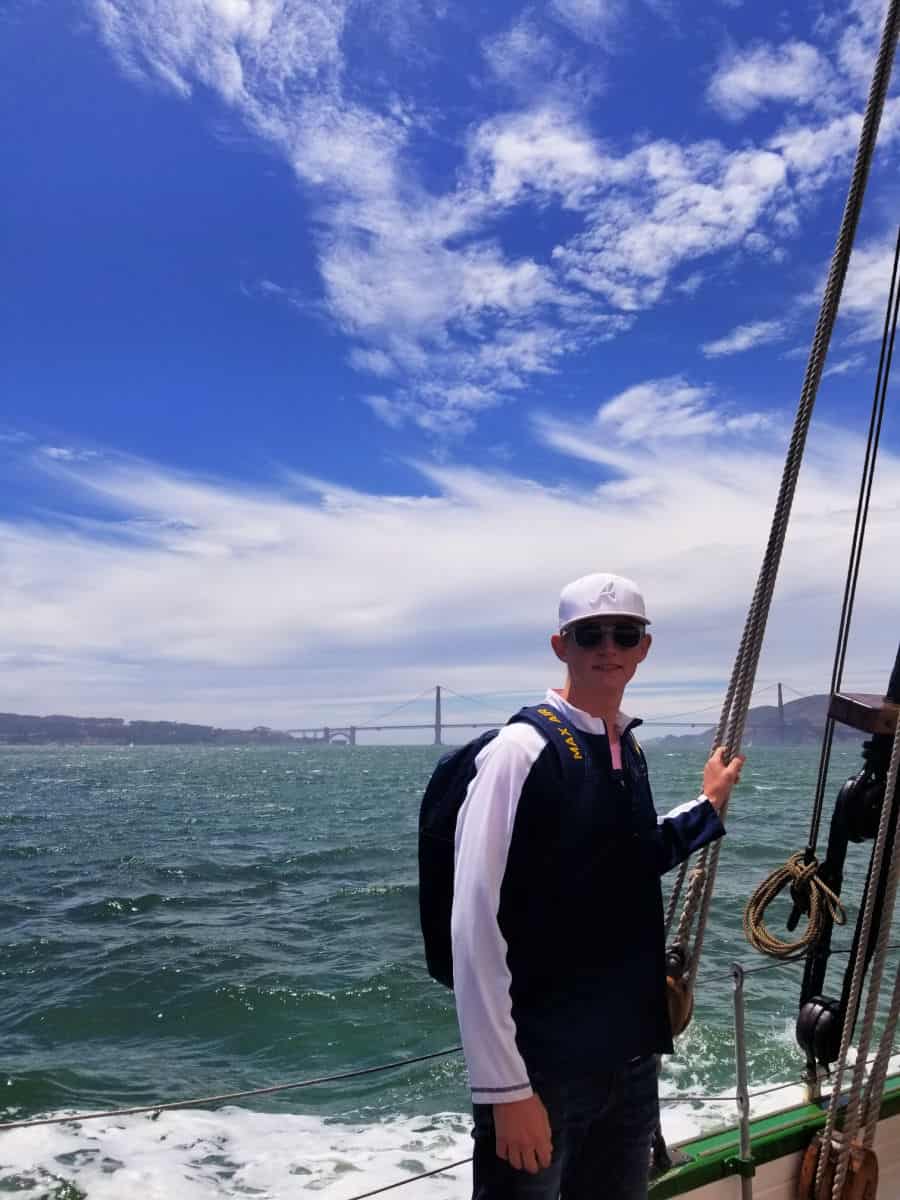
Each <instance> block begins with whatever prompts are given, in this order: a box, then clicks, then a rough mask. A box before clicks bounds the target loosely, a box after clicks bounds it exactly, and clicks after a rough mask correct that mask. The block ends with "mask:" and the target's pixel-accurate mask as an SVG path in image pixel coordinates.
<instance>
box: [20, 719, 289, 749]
mask: <svg viewBox="0 0 900 1200" xmlns="http://www.w3.org/2000/svg"><path fill="white" fill-rule="evenodd" d="M51 743H65V744H67V745H73V744H74V745H113V746H131V745H134V746H181V745H190V746H193V745H200V746H273V745H287V744H288V743H290V744H295V742H294V738H292V737H291V735H290V734H288V733H279V732H278V731H277V730H274V729H269V728H267V726H265V725H259V726H257V727H256V728H255V729H217V728H215V727H214V726H212V725H189V724H184V723H182V722H181V721H123V720H122V718H121V717H64V716H52V717H29V716H22V715H20V714H19V713H0V746H4V745H5V746H42V745H48V744H51Z"/></svg>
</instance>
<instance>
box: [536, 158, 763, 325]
mask: <svg viewBox="0 0 900 1200" xmlns="http://www.w3.org/2000/svg"><path fill="white" fill-rule="evenodd" d="M614 167H615V171H616V173H617V174H618V176H619V177H620V178H622V179H623V180H627V183H628V187H627V188H622V189H620V190H610V191H608V192H607V193H606V194H605V195H603V196H600V197H598V199H597V201H596V203H595V205H594V206H593V207H592V209H591V211H590V213H589V215H588V219H587V222H586V224H587V228H586V231H585V232H584V233H582V234H579V235H577V236H576V237H575V238H573V239H572V240H571V241H570V242H569V243H568V244H567V245H566V246H560V247H558V248H557V250H556V252H555V259H556V262H557V264H558V265H559V267H560V268H561V269H562V271H563V273H564V275H565V277H566V278H567V279H569V280H570V281H571V282H573V283H577V284H579V285H581V286H582V287H585V288H587V289H588V290H589V291H591V292H594V293H596V294H597V295H599V296H602V297H604V298H605V299H606V300H608V301H609V303H611V304H612V305H613V306H615V307H616V308H620V309H623V310H625V311H634V310H637V309H641V308H646V307H648V306H650V305H652V304H654V303H655V302H656V301H658V300H659V299H660V297H661V296H662V294H663V292H664V291H665V289H666V286H667V284H668V281H669V277H670V275H671V274H672V272H673V271H674V270H675V269H676V268H677V267H678V266H680V265H681V264H683V263H689V262H692V261H696V260H697V259H699V258H703V257H707V256H709V255H711V254H713V253H715V252H716V251H720V250H723V249H727V248H731V247H735V246H739V245H740V243H741V241H742V239H743V238H744V237H746V236H747V235H748V234H749V233H750V232H751V231H753V230H754V228H755V227H756V225H757V224H758V223H759V222H760V221H761V220H763V219H764V218H765V217H766V216H767V215H769V214H770V213H771V212H772V210H773V206H774V205H775V203H776V201H777V200H778V199H779V197H781V196H782V194H783V193H784V191H785V189H786V185H787V180H786V171H785V164H784V162H783V160H782V159H781V157H780V156H779V155H777V154H774V153H772V152H770V151H768V150H739V151H735V152H729V151H727V150H725V149H724V148H723V147H722V146H720V145H719V144H717V143H715V142H709V143H698V144H695V145H692V146H688V147H682V146H678V145H676V144H674V143H671V142H659V141H657V142H651V143H650V144H648V145H646V146H642V147H640V148H639V149H637V150H634V151H632V152H631V153H630V154H629V155H627V156H626V157H625V158H624V159H621V160H619V161H618V162H617V163H615V164H614ZM614 177H615V175H614Z"/></svg>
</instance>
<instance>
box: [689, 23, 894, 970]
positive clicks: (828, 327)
mask: <svg viewBox="0 0 900 1200" xmlns="http://www.w3.org/2000/svg"><path fill="white" fill-rule="evenodd" d="M898 28H900V0H890V4H889V6H888V11H887V15H886V17H885V23H884V29H883V32H882V37H881V45H880V47H879V52H878V58H877V60H876V64H875V70H874V73H873V77H872V84H871V88H870V91H869V98H868V102H867V105H866V111H865V116H864V118H863V123H862V129H861V131H860V137H859V144H858V147H857V152H856V159H855V162H854V167H853V174H852V177H851V181H850V187H849V190H848V193H847V200H846V203H845V206H844V212H843V216H842V218H841V224H840V229H839V232H838V237H837V242H836V245H835V249H834V254H833V256H832V260H831V266H830V268H829V272H828V280H827V283H826V285H825V292H824V295H823V297H822V305H821V308H820V311H819V318H818V321H817V323H816V329H815V334H814V336H813V341H812V346H811V348H810V353H809V359H808V362H807V366H806V373H805V376H804V380H803V387H802V389H801V393H800V400H799V403H798V407H797V415H796V419H795V422H794V429H793V433H792V436H791V441H790V445H789V447H788V452H787V456H786V460H785V467H784V473H783V475H782V480H781V487H780V489H779V494H778V499H777V502H776V505H775V512H774V515H773V519H772V528H771V532H770V534H769V541H768V544H767V546H766V551H765V555H764V557H763V564H762V567H761V569H760V574H759V578H758V580H757V584H756V588H755V590H754V593H753V599H752V601H751V604H750V609H749V612H748V614H747V621H746V624H745V627H744V632H743V634H742V637H741V642H740V646H739V648H738V653H737V656H736V658H735V663H734V669H733V671H732V675H731V679H730V681H729V685H728V693H727V695H726V699H725V704H724V705H723V708H722V715H721V717H720V720H719V726H718V729H717V731H716V744H717V745H720V746H724V748H725V750H726V754H727V755H728V756H729V757H730V756H731V755H733V754H735V753H737V751H738V750H739V748H740V745H741V740H742V737H743V733H744V726H745V724H746V719H747V711H748V709H749V703H750V694H751V692H752V690H753V680H754V679H755V677H756V668H757V665H758V662H759V656H760V652H761V650H762V642H763V636H764V634H765V627H766V620H767V617H768V612H769V607H770V605H771V601H772V594H773V591H774V588H775V579H776V576H777V573H778V566H779V563H780V561H781V553H782V550H783V547H784V541H785V537H786V534H787V525H788V520H789V517H790V512H791V507H792V504H793V498H794V493H795V491H796V486H797V478H798V476H799V472H800V463H801V460H802V457H803V449H804V446H805V443H806V436H807V432H808V429H809V425H810V421H811V419H812V411H813V406H814V404H815V400H816V395H817V392H818V388H819V383H820V381H821V377H822V371H823V369H824V366H825V360H826V357H827V355H828V347H829V343H830V341H831V335H832V332H833V330H834V325H835V321H836V319H837V312H838V306H839V304H840V298H841V293H842V291H843V286H844V279H845V277H846V274H847V267H848V265H849V262H850V255H851V252H852V249H853V241H854V237H855V234H856V227H857V225H858V223H859V214H860V211H861V209H862V201H863V196H864V194H865V188H866V181H867V179H868V175H869V169H870V167H871V163H872V157H873V154H874V151H875V142H876V139H877V135H878V126H879V124H880V122H881V114H882V110H883V108H884V101H885V96H886V95H887V90H888V85H889V83H890V77H891V67H892V64H893V58H894V52H895V48H896V44H897V34H898ZM720 848H721V842H716V843H715V844H714V845H713V846H712V847H706V848H705V849H704V850H703V851H701V853H700V855H699V857H698V862H697V867H696V870H697V871H698V872H699V873H700V875H701V876H702V897H701V899H700V901H699V904H698V905H697V906H696V907H698V908H699V913H698V914H697V929H696V933H695V936H694V945H693V947H692V948H691V949H690V950H689V951H688V950H687V937H688V931H689V929H690V927H691V925H692V924H693V915H694V914H693V912H692V913H691V915H690V918H689V919H688V918H686V919H685V920H684V921H683V922H682V924H681V926H680V927H679V939H678V941H679V944H680V945H681V946H682V947H683V948H684V949H685V950H686V951H687V958H688V964H689V965H688V983H689V986H690V987H693V984H694V981H695V979H696V974H697V969H698V967H699V963H700V955H701V952H702V948H703V938H704V934H705V930H706V924H707V921H708V918H709V909H710V904H711V902H712V893H713V888H714V886H715V878H716V870H717V867H718V861H719V853H720ZM689 899H690V896H689ZM682 927H683V929H684V932H682Z"/></svg>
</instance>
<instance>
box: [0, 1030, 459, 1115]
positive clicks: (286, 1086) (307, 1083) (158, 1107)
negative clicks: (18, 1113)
mask: <svg viewBox="0 0 900 1200" xmlns="http://www.w3.org/2000/svg"><path fill="white" fill-rule="evenodd" d="M460 1050H462V1046H451V1047H450V1048H449V1049H448V1050H435V1051H434V1052H433V1053H431V1054H420V1055H419V1056H418V1057H417V1058H401V1059H398V1060H397V1061H396V1062H389V1063H382V1064H381V1065H380V1066H377V1067H361V1068H359V1069H358V1070H355V1071H342V1072H341V1073H340V1074H339V1075H320V1076H319V1077H318V1078H317V1079H302V1080H301V1081H300V1082H299V1083H275V1084H273V1085H272V1086H271V1087H264V1088H253V1089H252V1091H247V1092H227V1093H226V1094H224V1095H222V1096H202V1097H199V1098H198V1099H196V1100H173V1101H171V1102H170V1103H168V1104H145V1105H141V1106H139V1107H136V1108H110V1109H107V1110H106V1111H105V1112H89V1113H81V1114H80V1115H79V1116H77V1117H72V1116H69V1117H36V1118H35V1119H34V1120H31V1121H5V1122H4V1123H3V1124H0V1132H2V1131H3V1130H6V1129H31V1128H33V1127H34V1126H36V1125H63V1124H65V1123H66V1122H69V1121H98V1120H99V1119H100V1118H101V1117H131V1116H136V1115H137V1114H139V1113H161V1112H169V1111H171V1110H173V1109H176V1108H196V1107H197V1106H198V1105H200V1104H224V1103H225V1101H227V1100H244V1099H246V1098H247V1097H248V1096H272V1095H274V1094H275V1093H276V1092H292V1091H297V1090H298V1089H299V1088H308V1087H316V1086H317V1085H318V1084H322V1083H339V1082H341V1081H343V1080H345V1079H359V1078H360V1077H361V1076H363V1075H375V1074H377V1073H378V1072H379V1071H393V1070H395V1069H396V1068H398V1067H408V1066H410V1065H411V1064H412V1063H421V1062H428V1060H429V1059H432V1058H443V1057H445V1056H446V1055H448V1054H458V1053H459V1052H460Z"/></svg>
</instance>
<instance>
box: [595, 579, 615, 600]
mask: <svg viewBox="0 0 900 1200" xmlns="http://www.w3.org/2000/svg"><path fill="white" fill-rule="evenodd" d="M603 599H609V600H611V601H612V603H613V604H615V602H616V584H615V580H613V579H610V580H608V581H607V582H606V583H604V585H603V587H602V588H601V589H600V591H599V592H598V593H597V599H596V600H592V601H591V603H592V604H599V603H600V601H601V600H603Z"/></svg>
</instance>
